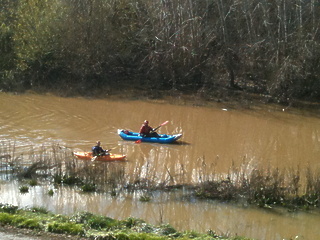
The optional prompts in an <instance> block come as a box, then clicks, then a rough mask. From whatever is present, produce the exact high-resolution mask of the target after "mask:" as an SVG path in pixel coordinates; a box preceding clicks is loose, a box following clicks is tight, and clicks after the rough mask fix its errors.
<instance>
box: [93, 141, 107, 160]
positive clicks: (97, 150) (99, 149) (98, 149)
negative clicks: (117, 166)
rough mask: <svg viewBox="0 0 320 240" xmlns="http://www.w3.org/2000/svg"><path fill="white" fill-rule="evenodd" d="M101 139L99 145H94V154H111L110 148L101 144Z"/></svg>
mask: <svg viewBox="0 0 320 240" xmlns="http://www.w3.org/2000/svg"><path fill="white" fill-rule="evenodd" d="M100 145H101V143H100V141H97V145H96V146H94V147H92V156H105V155H109V153H108V151H109V150H104V149H103V148H102V147H101V146H100Z"/></svg>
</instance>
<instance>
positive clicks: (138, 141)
mask: <svg viewBox="0 0 320 240" xmlns="http://www.w3.org/2000/svg"><path fill="white" fill-rule="evenodd" d="M168 122H169V121H165V122H163V123H161V124H160V125H159V126H158V127H156V128H154V129H152V132H155V131H156V130H158V129H159V128H160V127H162V126H164V125H166V124H167V123H168ZM135 143H141V139H139V140H137V141H135Z"/></svg>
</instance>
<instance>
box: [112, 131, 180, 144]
mask: <svg viewBox="0 0 320 240" xmlns="http://www.w3.org/2000/svg"><path fill="white" fill-rule="evenodd" d="M118 134H119V136H120V137H121V138H122V139H123V140H128V141H137V142H153V143H172V142H175V141H177V140H178V139H180V138H181V137H182V134H175V135H167V134H159V137H142V136H140V135H139V133H137V132H131V131H128V130H125V129H118Z"/></svg>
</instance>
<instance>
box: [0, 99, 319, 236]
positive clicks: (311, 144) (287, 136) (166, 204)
mask: <svg viewBox="0 0 320 240" xmlns="http://www.w3.org/2000/svg"><path fill="white" fill-rule="evenodd" d="M224 109H227V111H225V110H224ZM279 110H280V111H279ZM288 110H289V109H286V110H285V111H282V109H278V108H277V107H276V108H275V107H272V106H263V107H261V108H257V109H254V108H252V109H249V110H248V109H240V110H235V109H230V108H229V106H226V105H224V104H223V103H220V104H215V106H214V107H210V108H209V107H195V106H186V105H171V104H167V103H165V102H146V101H124V100H101V99H100V100H93V99H84V98H59V97H55V96H49V95H46V96H39V95H32V94H29V95H28V94H27V95H20V96H19V95H9V94H5V93H0V139H1V143H2V140H5V141H9V142H11V143H14V144H12V145H11V146H10V147H9V152H8V153H9V154H11V155H12V153H13V152H14V156H12V157H13V158H19V156H22V155H24V156H25V155H29V154H30V149H31V148H34V149H35V150H36V149H39V148H41V146H46V147H50V146H51V145H52V144H60V146H66V147H68V149H70V151H71V150H82V151H86V150H90V149H91V146H93V145H94V143H95V142H96V140H98V139H99V140H101V141H102V145H103V146H104V147H105V148H114V149H113V150H112V151H113V152H114V153H121V154H124V155H127V159H128V162H126V163H121V164H109V165H108V166H105V169H106V168H108V169H109V170H110V171H111V172H113V173H114V174H117V175H119V176H125V178H124V181H128V182H134V181H142V180H143V179H144V178H147V177H148V178H151V179H153V180H155V181H157V182H160V183H161V182H164V183H179V182H182V183H194V182H198V181H205V180H208V179H209V178H210V177H212V176H214V175H215V174H222V175H223V174H226V173H228V171H229V169H230V167H231V166H232V165H236V166H239V165H241V164H242V163H243V162H248V163H250V166H251V167H254V166H256V165H261V166H269V165H270V166H274V167H278V168H280V169H281V168H284V169H285V168H288V167H290V168H296V167H297V166H299V169H301V170H303V169H305V168H306V167H308V166H313V168H314V169H317V168H319V166H320V162H319V152H320V144H319V143H320V125H319V117H318V116H319V110H316V111H315V112H314V113H312V114H311V113H310V112H309V113H306V112H303V111H294V112H290V111H288ZM146 118H147V119H149V121H150V123H152V125H157V124H158V123H161V122H163V121H166V120H169V121H170V123H169V124H167V125H165V126H163V127H162V128H160V133H170V134H174V133H183V138H182V139H181V141H180V144H172V145H161V144H147V143H141V144H136V143H134V142H126V141H122V140H121V139H120V138H119V136H118V135H117V129H118V128H125V129H129V130H133V131H137V130H138V129H139V127H140V125H141V122H142V121H143V120H144V119H146ZM2 146H3V145H2V144H0V147H2ZM2 152H3V151H2ZM32 154H34V156H35V154H36V153H35V152H34V153H32ZM75 164H78V163H75ZM99 164H100V165H102V164H103V163H96V166H95V167H94V166H91V165H88V166H84V167H87V168H88V170H87V171H92V172H94V170H95V169H97V168H98V167H99ZM102 170H103V168H102ZM102 170H101V172H99V174H100V175H101V176H100V178H102V176H105V175H106V172H103V171H102ZM121 174H122V175H121ZM97 178H98V176H97ZM4 180H6V179H4ZM15 184H17V183H10V182H6V181H5V183H4V184H1V186H0V191H1V195H0V201H1V202H8V203H12V204H15V205H19V206H27V205H30V206H31V205H42V206H44V207H47V206H48V207H49V209H50V210H52V211H54V212H59V213H70V214H71V213H73V212H74V211H79V210H85V211H92V212H95V213H103V214H106V215H108V216H111V217H115V218H126V217H129V216H134V217H141V218H144V219H146V220H147V221H151V222H152V223H159V222H161V221H164V222H169V223H171V224H172V225H174V226H175V227H177V228H179V229H180V228H181V229H196V230H200V231H206V230H208V229H210V228H212V229H214V230H218V231H221V232H223V233H226V232H231V233H238V234H239V235H245V236H249V237H255V238H258V239H282V238H287V239H289V238H290V237H294V236H296V235H298V236H303V237H304V239H317V238H318V236H319V231H318V228H317V226H318V224H319V223H320V219H319V217H318V216H319V215H317V214H314V215H313V214H309V213H299V214H296V213H287V212H282V213H281V214H278V213H277V214H275V213H274V212H266V211H262V210H261V209H258V210H255V209H251V208H250V209H246V208H243V207H235V206H232V205H229V204H218V203H215V202H213V203H212V202H198V201H194V202H190V201H181V200H180V197H179V195H175V194H172V195H170V196H167V195H159V196H157V197H156V198H155V199H153V201H151V202H149V203H143V202H140V201H139V197H140V196H139V194H133V195H130V194H124V193H123V194H120V195H118V196H117V197H115V198H112V197H111V196H110V195H108V194H82V193H79V192H78V191H76V190H74V189H68V188H57V189H56V190H55V191H56V193H55V194H54V196H53V197H49V196H48V195H47V191H48V190H49V188H51V187H53V186H42V187H35V188H31V189H30V192H29V193H27V194H24V195H22V194H20V193H18V190H17V189H18V187H17V186H16V185H15ZM158 199H160V200H158Z"/></svg>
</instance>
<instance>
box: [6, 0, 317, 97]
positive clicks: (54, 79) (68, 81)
mask: <svg viewBox="0 0 320 240" xmlns="http://www.w3.org/2000/svg"><path fill="white" fill-rule="evenodd" d="M0 11H1V14H0V22H1V26H0V29H1V31H0V49H1V53H2V54H1V56H0V89H2V90H5V91H17V90H21V91H22V90H28V89H33V90H37V89H45V90H51V91H55V90H56V91H59V90H63V91H61V92H63V93H64V94H98V93H99V91H100V90H101V91H103V92H106V91H107V90H110V89H111V88H112V89H113V90H121V89H123V88H127V87H128V86H133V87H135V88H137V89H139V90H143V89H145V88H146V89H148V90H151V94H153V95H154V96H155V97H157V96H159V95H158V94H159V93H160V90H163V91H168V90H170V91H171V92H172V91H173V92H174V93H177V92H187V93H190V92H191V93H198V94H199V95H201V96H204V97H208V98H209V97H210V98H212V97H213V96H214V97H215V98H216V99H220V98H223V97H226V96H227V95H228V93H229V92H230V91H231V90H240V91H242V92H244V93H258V94H261V95H263V96H264V98H266V99H267V100H270V99H271V100H275V101H279V102H291V101H293V100H294V99H306V100H317V99H319V96H320V84H319V80H318V79H319V74H320V67H319V63H320V61H319V60H320V54H319V53H320V44H319V39H320V33H319V31H318V19H319V17H320V9H319V6H318V3H317V2H316V1H307V2H306V1H298V0H294V1H284V0H281V1H278V0H277V1H276V0H271V1H250V2H248V1H234V0H228V1H220V0H208V1H200V0H196V1H183V0H182V1H151V0H139V1H132V0H117V1H115V0H112V1H103V0H95V1H89V0H80V1H78V0H70V1H64V0H54V1H42V0H28V1H27V0H18V1H10V0H3V1H1V3H0ZM143 86H147V87H143ZM155 90H157V91H155ZM107 92H109V93H110V91H107ZM231 92H232V91H231Z"/></svg>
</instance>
